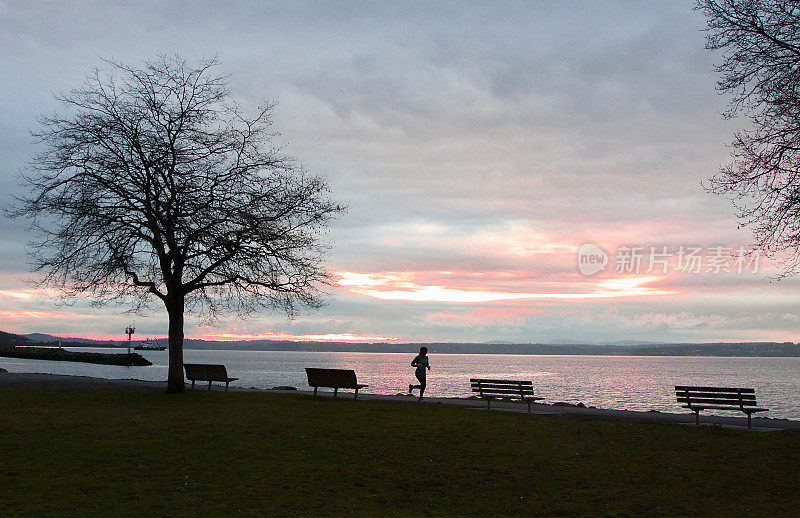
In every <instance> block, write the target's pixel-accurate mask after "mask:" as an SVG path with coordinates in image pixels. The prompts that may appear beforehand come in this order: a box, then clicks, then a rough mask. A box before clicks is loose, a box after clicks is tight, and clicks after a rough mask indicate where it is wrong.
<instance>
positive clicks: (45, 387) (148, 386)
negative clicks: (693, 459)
mask: <svg viewBox="0 0 800 518" xmlns="http://www.w3.org/2000/svg"><path fill="white" fill-rule="evenodd" d="M166 387H167V384H166V382H156V381H142V380H134V379H127V380H111V379H105V378H90V377H84V376H61V375H55V374H28V373H16V372H13V373H12V372H8V373H0V389H20V390H39V391H49V392H104V391H117V390H125V391H131V390H136V391H151V392H163V391H165V390H166ZM196 390H206V387H200V386H198V388H197V389H196ZM213 390H225V389H224V387H222V386H220V385H215V386H214V388H213ZM230 390H232V391H246V392H250V391H259V390H260V389H247V388H242V387H230ZM268 392H272V391H268ZM274 392H282V393H291V394H312V391H303V390H298V391H274ZM319 394H320V396H322V397H332V396H333V392H323V391H322V390H320V392H319ZM352 397H353V395H352V392H349V391H346V390H345V391H341V392H340V393H339V398H342V399H347V398H352ZM358 399H359V400H371V399H377V400H383V401H396V402H403V403H414V404H416V399H417V398H416V397H415V396H411V395H405V394H398V395H385V394H364V393H359V395H358ZM422 404H424V405H435V404H441V405H448V406H455V407H469V408H474V409H476V410H480V411H484V412H485V411H486V402H485V401H482V400H476V399H467V398H436V397H432V398H425V400H424V401H423V403H422ZM676 406H677V404H676ZM491 411H492V412H495V411H497V412H521V413H525V412H527V405H526V404H523V403H513V402H504V401H494V402H492V410H491ZM532 413H534V414H539V415H553V416H570V417H574V418H582V419H606V420H608V419H611V420H620V421H628V422H672V423H682V424H691V425H694V422H695V417H694V414H693V413H687V412H683V413H669V412H636V411H630V410H606V409H600V408H591V407H589V408H581V407H576V406H561V405H546V404H534V405H533V406H532ZM700 423H701V425H707V426H709V425H710V426H719V425H721V426H723V427H725V428H742V429H747V418H746V417H744V416H742V417H736V416H735V414H732V415H731V416H730V417H729V416H715V415H707V414H701V415H700ZM753 430H758V431H774V430H800V421H794V420H789V419H771V418H768V417H754V418H753Z"/></svg>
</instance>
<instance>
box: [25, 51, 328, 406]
mask: <svg viewBox="0 0 800 518" xmlns="http://www.w3.org/2000/svg"><path fill="white" fill-rule="evenodd" d="M105 62H106V63H107V65H109V67H110V72H108V73H105V72H101V71H100V70H97V69H96V70H94V72H93V73H92V74H91V75H90V76H88V77H87V79H86V82H85V83H84V84H83V85H82V86H80V87H78V88H75V89H73V90H71V91H70V92H69V93H66V94H60V95H57V96H56V98H57V99H58V100H59V101H61V102H62V103H63V104H64V105H65V106H66V107H67V108H68V109H69V113H68V114H67V115H55V116H49V117H42V118H41V119H40V123H41V129H40V130H39V131H38V132H36V133H34V135H36V136H37V137H38V138H39V139H40V140H41V143H42V144H43V146H44V150H43V152H42V153H41V154H39V155H38V156H37V157H35V158H34V160H33V161H32V163H31V166H30V167H29V168H28V169H27V170H26V171H25V172H24V173H22V175H21V180H22V182H23V184H24V185H25V186H27V187H28V188H29V189H30V193H31V194H29V195H27V196H23V197H19V198H17V204H16V206H15V208H14V209H13V211H12V213H13V215H14V216H24V217H27V218H29V219H30V221H31V227H32V228H33V229H34V230H35V231H36V232H37V238H36V239H35V240H34V241H33V242H32V243H30V245H29V254H30V256H31V258H32V262H33V265H34V267H35V269H36V270H37V271H39V272H41V273H42V277H43V284H45V285H48V286H54V287H56V288H58V289H60V290H62V292H63V294H64V295H65V296H66V297H73V296H89V297H91V298H92V300H93V301H94V302H95V303H100V304H102V303H107V302H109V301H113V300H116V301H117V302H122V303H126V304H129V303H133V307H134V308H135V309H140V308H142V307H143V306H144V305H146V304H147V303H148V301H152V300H154V299H153V297H155V298H157V299H160V300H161V301H162V302H163V303H164V306H165V308H166V310H167V314H168V317H169V376H168V383H167V386H168V388H167V390H168V392H181V391H183V390H184V383H183V330H184V313H185V312H188V311H193V312H196V313H198V314H200V315H202V316H203V317H205V318H209V319H214V318H215V317H216V316H218V315H219V314H221V313H236V314H239V315H246V314H249V313H251V312H253V311H255V310H256V309H258V308H269V309H274V310H280V311H284V312H286V313H288V314H289V315H291V314H293V313H294V312H295V311H296V310H297V309H298V308H299V307H301V306H306V307H318V306H320V305H321V297H320V295H321V292H320V288H321V287H322V286H323V285H324V284H326V283H328V282H329V278H328V274H327V271H326V269H325V268H324V265H323V257H324V253H325V251H326V248H327V247H326V245H325V244H324V242H323V241H324V240H323V239H322V238H323V237H324V232H325V230H326V226H327V224H328V223H329V222H330V220H331V218H332V217H334V216H335V215H336V214H337V213H339V212H341V211H342V210H343V208H342V207H341V206H340V205H337V204H336V203H334V202H333V201H331V200H330V198H329V193H328V187H327V185H326V182H325V181H324V179H322V178H321V177H319V176H311V175H309V174H307V173H306V171H305V170H304V168H303V167H302V166H301V165H300V164H298V163H297V162H296V161H295V160H294V159H292V158H290V157H287V156H285V155H283V154H282V152H281V150H280V149H279V148H277V147H276V146H275V145H274V144H273V143H272V139H273V137H275V133H274V132H273V131H272V130H271V129H270V126H271V120H270V116H271V111H272V109H273V105H272V104H271V103H267V104H265V105H263V106H261V107H259V109H258V110H257V111H256V113H255V114H254V115H253V116H251V117H247V116H245V115H244V114H243V113H242V112H241V110H240V109H238V108H237V106H236V105H235V104H234V103H233V102H231V99H230V94H229V87H228V85H229V78H228V76H225V75H219V74H216V73H215V70H216V67H217V66H218V63H217V61H216V60H207V61H201V62H199V63H198V64H196V65H192V64H190V63H189V62H188V61H187V60H185V59H183V58H181V57H179V56H162V57H159V58H158V59H156V60H154V61H152V62H148V63H145V64H144V66H143V67H141V68H133V67H130V66H127V65H124V64H121V63H117V62H112V61H105Z"/></svg>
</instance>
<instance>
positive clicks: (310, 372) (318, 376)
mask: <svg viewBox="0 0 800 518" xmlns="http://www.w3.org/2000/svg"><path fill="white" fill-rule="evenodd" d="M306 375H307V376H308V384H309V386H312V387H314V395H315V396H316V395H317V389H318V388H319V387H327V388H332V389H333V397H334V398H335V397H336V395H337V394H338V393H339V389H340V388H348V389H355V391H356V393H355V395H354V396H353V399H358V389H362V388H364V387H368V386H369V385H361V384H359V383H358V381H357V380H356V372H355V371H352V370H347V369H315V368H311V367H306Z"/></svg>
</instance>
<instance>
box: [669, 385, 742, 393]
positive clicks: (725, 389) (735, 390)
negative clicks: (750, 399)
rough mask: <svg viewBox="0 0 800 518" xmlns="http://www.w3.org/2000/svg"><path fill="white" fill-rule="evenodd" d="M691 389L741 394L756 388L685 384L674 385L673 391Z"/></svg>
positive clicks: (693, 390)
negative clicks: (692, 385)
mask: <svg viewBox="0 0 800 518" xmlns="http://www.w3.org/2000/svg"><path fill="white" fill-rule="evenodd" d="M678 390H681V391H686V390H689V391H692V392H733V393H734V394H735V393H738V392H741V393H742V394H755V392H756V389H749V388H730V387H691V386H685V385H675V391H678Z"/></svg>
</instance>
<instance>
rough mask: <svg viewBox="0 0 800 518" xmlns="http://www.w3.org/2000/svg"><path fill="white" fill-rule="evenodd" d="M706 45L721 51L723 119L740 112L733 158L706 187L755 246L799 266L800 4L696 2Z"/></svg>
mask: <svg viewBox="0 0 800 518" xmlns="http://www.w3.org/2000/svg"><path fill="white" fill-rule="evenodd" d="M696 9H697V10H699V11H700V12H702V13H703V14H705V15H706V17H707V27H706V29H705V31H706V37H707V39H706V48H708V49H710V50H713V51H721V52H722V56H723V61H722V64H721V65H719V66H718V67H717V71H718V72H719V74H720V79H719V81H718V83H717V89H718V90H720V91H722V92H725V93H728V94H731V95H732V99H731V102H730V104H729V109H728V111H727V112H726V114H725V115H726V116H727V117H735V116H737V115H743V116H745V117H747V118H748V119H749V121H750V123H751V128H749V129H747V130H745V131H741V132H739V133H737V134H736V135H735V137H734V141H733V143H732V147H733V161H732V163H730V164H728V165H725V166H723V167H721V168H720V171H719V173H718V174H716V175H715V176H713V177H712V178H711V179H710V183H709V189H710V190H711V191H712V192H714V193H717V194H722V195H725V196H728V197H729V198H731V200H732V201H733V202H734V205H735V207H736V209H737V216H738V217H739V219H740V221H741V223H742V224H743V225H745V226H748V227H750V228H752V230H753V233H754V236H755V240H756V243H755V244H756V246H758V247H759V248H760V249H761V250H763V251H764V252H765V253H766V254H767V255H770V256H778V257H780V258H781V259H783V260H784V261H785V265H786V270H785V272H784V273H785V274H793V273H797V270H798V267H799V266H800V4H798V3H797V2H796V1H787V0H700V1H699V2H698V3H697V7H696Z"/></svg>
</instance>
